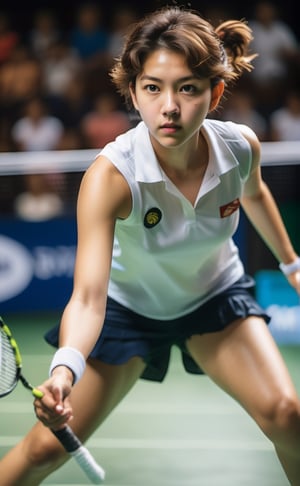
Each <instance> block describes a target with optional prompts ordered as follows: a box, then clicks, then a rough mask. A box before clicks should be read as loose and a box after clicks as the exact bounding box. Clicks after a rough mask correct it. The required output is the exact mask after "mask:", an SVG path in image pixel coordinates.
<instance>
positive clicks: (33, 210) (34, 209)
mask: <svg viewBox="0 0 300 486" xmlns="http://www.w3.org/2000/svg"><path fill="white" fill-rule="evenodd" d="M23 182H24V191H23V192H21V193H20V194H19V195H18V196H17V197H16V199H15V202H14V212H15V214H16V216H17V217H19V218H21V219H23V220H26V221H45V220H47V219H51V218H54V217H58V216H61V215H62V214H63V212H64V204H63V200H62V199H61V197H60V196H59V195H58V194H57V193H55V192H54V191H53V189H52V188H51V186H50V184H49V183H48V179H47V176H46V175H44V174H27V175H25V176H24V177H23Z"/></svg>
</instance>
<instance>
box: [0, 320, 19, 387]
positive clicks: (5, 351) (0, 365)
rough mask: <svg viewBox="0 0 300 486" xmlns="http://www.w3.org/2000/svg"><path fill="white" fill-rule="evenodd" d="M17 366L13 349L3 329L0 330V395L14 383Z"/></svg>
mask: <svg viewBox="0 0 300 486" xmlns="http://www.w3.org/2000/svg"><path fill="white" fill-rule="evenodd" d="M16 379H17V366H16V358H15V353H14V350H13V348H12V346H11V343H10V339H9V337H8V336H7V335H6V334H5V332H4V331H3V329H1V332H0V395H2V394H3V393H5V392H7V391H8V390H10V389H11V388H12V387H14V385H15V384H16Z"/></svg>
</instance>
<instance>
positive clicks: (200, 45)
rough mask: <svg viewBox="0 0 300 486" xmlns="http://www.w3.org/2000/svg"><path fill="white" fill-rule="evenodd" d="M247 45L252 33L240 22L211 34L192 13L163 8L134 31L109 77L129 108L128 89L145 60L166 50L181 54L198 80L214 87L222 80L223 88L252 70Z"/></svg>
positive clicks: (221, 26) (237, 21)
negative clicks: (156, 51)
mask: <svg viewBox="0 0 300 486" xmlns="http://www.w3.org/2000/svg"><path fill="white" fill-rule="evenodd" d="M251 40H252V35H251V30H250V28H249V27H248V26H247V24H246V23H245V22H244V21H239V20H228V21H226V22H223V23H221V24H220V26H218V27H217V28H216V29H214V27H213V26H212V25H211V24H210V23H209V22H207V21H206V20H205V19H203V18H202V17H200V15H199V14H198V13H197V12H195V11H192V10H186V9H183V8H179V7H164V8H163V9H161V10H158V11H155V12H153V13H151V14H149V15H147V16H146V17H145V18H144V19H142V20H140V21H139V22H137V23H136V24H134V25H133V26H132V28H131V30H130V31H129V33H128V35H127V38H126V39H125V43H124V48H123V51H122V54H121V56H120V58H119V59H118V60H117V61H116V63H115V65H114V67H113V69H112V71H111V73H110V74H111V77H112V80H113V82H114V84H115V86H116V87H117V89H118V91H119V92H120V94H121V95H122V96H124V98H125V100H126V101H127V103H129V102H130V91H129V86H130V85H133V86H134V85H135V80H136V77H137V75H138V74H139V73H140V72H141V71H142V68H143V65H144V63H145V61H146V59H147V57H148V56H149V55H150V54H151V53H153V52H154V51H155V50H157V49H161V48H164V49H170V50H172V51H175V52H178V53H181V54H183V55H184V56H185V57H186V60H187V64H188V66H189V67H190V69H191V71H192V72H193V73H194V74H195V75H196V76H199V77H203V78H210V79H211V81H212V85H213V84H214V83H215V82H218V81H219V80H220V79H223V80H224V82H225V85H227V84H228V83H229V82H230V81H233V80H235V79H236V78H238V77H239V76H240V74H241V73H242V71H243V70H244V69H246V70H248V71H250V70H251V69H252V65H251V61H252V59H253V58H254V57H255V54H252V55H249V54H248V46H249V44H250V42H251Z"/></svg>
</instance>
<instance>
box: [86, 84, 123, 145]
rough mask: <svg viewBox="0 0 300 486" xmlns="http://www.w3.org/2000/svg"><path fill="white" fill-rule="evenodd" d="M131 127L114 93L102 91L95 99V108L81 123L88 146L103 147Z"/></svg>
mask: <svg viewBox="0 0 300 486" xmlns="http://www.w3.org/2000/svg"><path fill="white" fill-rule="evenodd" d="M129 128H131V123H130V120H129V117H128V115H127V114H126V113H125V112H124V111H121V110H120V109H119V107H118V98H117V97H116V96H115V94H114V93H106V92H105V93H102V94H101V95H98V96H97V97H96V99H95V101H94V107H93V110H92V111H90V112H89V113H87V115H85V117H84V118H83V120H82V123H81V131H82V134H83V137H84V140H85V143H86V146H87V147H88V148H102V147H104V145H106V144H107V143H108V142H112V141H113V140H114V139H115V138H116V137H117V136H118V135H120V134H121V133H123V132H125V131H126V130H128V129H129Z"/></svg>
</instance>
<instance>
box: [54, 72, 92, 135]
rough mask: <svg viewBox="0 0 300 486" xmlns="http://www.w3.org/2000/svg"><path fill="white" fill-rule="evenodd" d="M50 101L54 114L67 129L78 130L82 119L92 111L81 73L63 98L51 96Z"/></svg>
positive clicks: (70, 83) (71, 81)
mask: <svg viewBox="0 0 300 486" xmlns="http://www.w3.org/2000/svg"><path fill="white" fill-rule="evenodd" d="M48 99H49V103H50V105H51V110H52V113H54V114H55V115H56V116H57V117H58V118H59V119H60V120H61V121H62V122H63V124H64V126H65V128H72V129H77V128H78V127H79V126H80V123H81V120H82V118H83V117H84V116H85V115H86V114H87V113H88V112H89V111H90V110H91V109H92V101H91V99H90V97H89V96H88V95H87V90H86V83H85V80H84V79H82V76H81V73H80V74H79V75H78V76H76V77H75V78H74V79H71V80H70V81H69V83H68V85H67V87H66V90H65V93H64V95H63V96H50V97H48Z"/></svg>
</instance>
